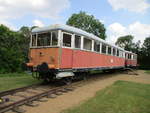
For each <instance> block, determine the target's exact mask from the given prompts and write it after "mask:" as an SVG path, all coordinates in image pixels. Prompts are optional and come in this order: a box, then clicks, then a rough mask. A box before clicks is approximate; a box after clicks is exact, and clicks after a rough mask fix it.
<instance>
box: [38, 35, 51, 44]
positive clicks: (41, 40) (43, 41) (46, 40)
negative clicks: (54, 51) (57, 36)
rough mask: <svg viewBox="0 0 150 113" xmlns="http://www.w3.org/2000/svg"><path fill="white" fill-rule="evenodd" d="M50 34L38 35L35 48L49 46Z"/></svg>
mask: <svg viewBox="0 0 150 113" xmlns="http://www.w3.org/2000/svg"><path fill="white" fill-rule="evenodd" d="M50 41H51V33H42V34H38V39H37V46H50Z"/></svg>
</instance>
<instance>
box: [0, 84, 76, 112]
mask: <svg viewBox="0 0 150 113" xmlns="http://www.w3.org/2000/svg"><path fill="white" fill-rule="evenodd" d="M75 84H76V83H75ZM75 84H71V85H64V86H48V85H44V86H40V85H33V86H28V87H23V88H18V89H13V90H9V91H4V92H0V98H1V99H2V100H3V101H2V102H1V103H0V113H4V112H7V111H10V110H12V111H14V112H17V113H23V112H25V110H23V109H21V108H20V106H21V105H27V106H32V107H33V106H36V104H34V101H45V100H42V98H43V97H47V98H54V97H56V95H60V94H62V93H65V92H68V91H71V90H73V88H74V87H73V86H75Z"/></svg>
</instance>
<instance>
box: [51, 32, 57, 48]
mask: <svg viewBox="0 0 150 113" xmlns="http://www.w3.org/2000/svg"><path fill="white" fill-rule="evenodd" d="M57 35H58V32H57V31H53V32H52V34H51V38H52V39H51V40H52V44H51V45H52V46H56V45H57V44H58V36H57Z"/></svg>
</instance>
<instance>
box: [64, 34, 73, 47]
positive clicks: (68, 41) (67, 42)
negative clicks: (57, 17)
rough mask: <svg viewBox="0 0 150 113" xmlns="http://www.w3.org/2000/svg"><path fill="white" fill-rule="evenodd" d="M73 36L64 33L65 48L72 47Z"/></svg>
mask: <svg viewBox="0 0 150 113" xmlns="http://www.w3.org/2000/svg"><path fill="white" fill-rule="evenodd" d="M71 36H72V35H70V34H66V33H63V46H66V47H71Z"/></svg>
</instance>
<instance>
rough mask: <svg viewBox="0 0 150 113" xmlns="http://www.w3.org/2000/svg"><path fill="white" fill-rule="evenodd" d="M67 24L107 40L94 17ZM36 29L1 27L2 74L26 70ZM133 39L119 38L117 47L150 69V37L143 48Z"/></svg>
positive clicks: (83, 16) (78, 17)
mask: <svg viewBox="0 0 150 113" xmlns="http://www.w3.org/2000/svg"><path fill="white" fill-rule="evenodd" d="M66 24H67V25H71V26H74V27H77V28H80V29H83V30H85V31H87V32H90V33H93V34H95V35H96V36H98V37H100V38H102V39H104V40H105V39H106V33H105V32H106V29H105V26H104V24H103V23H101V22H100V21H99V20H98V19H96V18H95V17H94V16H93V15H88V14H87V13H85V12H79V13H78V14H73V15H72V16H71V17H70V18H69V19H68V21H67V22H66ZM35 27H37V26H33V27H26V26H23V27H21V28H20V30H18V31H12V30H10V29H9V28H8V27H6V26H4V25H0V73H8V72H21V71H24V70H25V69H26V68H25V63H26V62H28V51H29V42H30V33H31V30H32V29H33V28H35ZM133 38H134V37H133V36H131V35H127V36H123V37H119V38H118V40H117V42H116V45H118V46H120V47H123V48H124V49H125V50H128V51H132V52H134V53H137V54H138V63H139V65H140V66H141V67H142V68H147V69H148V68H149V67H150V63H149V60H150V37H147V38H146V39H145V41H144V43H143V45H142V46H141V43H140V41H138V42H136V43H134V42H133ZM141 38H143V37H141Z"/></svg>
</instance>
